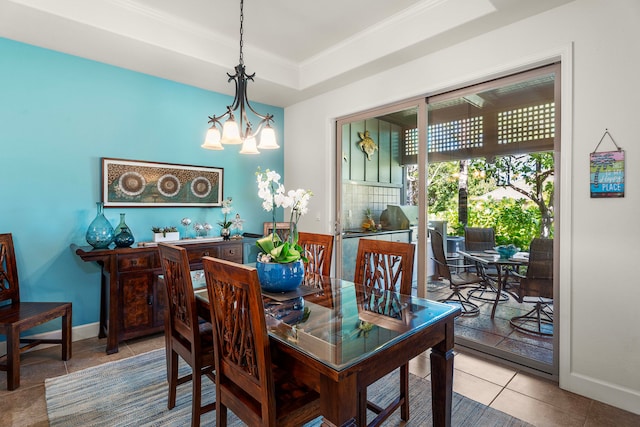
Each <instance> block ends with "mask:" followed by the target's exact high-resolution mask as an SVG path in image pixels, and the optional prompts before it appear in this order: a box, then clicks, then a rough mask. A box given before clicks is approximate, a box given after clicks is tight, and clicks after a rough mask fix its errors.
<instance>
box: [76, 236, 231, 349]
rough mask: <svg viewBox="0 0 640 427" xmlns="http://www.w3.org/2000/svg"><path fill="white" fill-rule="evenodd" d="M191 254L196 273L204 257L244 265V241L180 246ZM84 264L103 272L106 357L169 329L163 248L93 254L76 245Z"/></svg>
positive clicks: (102, 327)
mask: <svg viewBox="0 0 640 427" xmlns="http://www.w3.org/2000/svg"><path fill="white" fill-rule="evenodd" d="M176 244H178V245H180V246H183V247H185V248H186V249H187V254H188V256H189V264H190V266H191V269H192V270H197V269H201V268H202V257H203V256H212V257H215V258H221V259H226V260H229V261H233V262H237V263H242V240H241V239H238V240H235V239H234V240H227V241H210V242H198V241H197V240H194V241H182V242H180V243H176ZM71 248H72V250H73V251H74V252H75V253H76V255H78V256H79V257H80V258H81V259H82V260H83V261H87V262H88V261H92V262H97V263H98V264H99V265H100V266H101V268H102V274H101V292H100V332H99V335H98V336H99V337H100V338H104V337H106V338H107V349H106V351H107V354H112V353H117V352H118V344H119V343H120V342H121V341H123V340H128V339H131V338H136V337H140V336H144V335H149V334H152V333H156V332H160V331H162V330H164V312H165V308H166V299H167V296H166V291H165V289H164V287H163V286H161V285H160V282H159V280H158V276H160V275H161V274H162V266H161V265H160V255H159V253H158V248H157V247H155V246H152V247H136V248H116V249H93V248H92V247H91V246H77V245H71Z"/></svg>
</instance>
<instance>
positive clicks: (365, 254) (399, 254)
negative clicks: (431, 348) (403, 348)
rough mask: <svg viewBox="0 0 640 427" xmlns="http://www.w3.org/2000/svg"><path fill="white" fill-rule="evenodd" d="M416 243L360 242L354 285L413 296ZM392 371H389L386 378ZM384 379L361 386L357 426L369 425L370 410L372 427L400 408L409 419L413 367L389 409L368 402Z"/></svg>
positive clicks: (404, 372) (403, 373)
mask: <svg viewBox="0 0 640 427" xmlns="http://www.w3.org/2000/svg"><path fill="white" fill-rule="evenodd" d="M414 253H415V246H414V245H413V244H412V243H403V242H388V241H382V240H371V239H360V241H359V242H358V255H357V256H356V272H355V276H354V277H355V278H354V282H356V283H360V284H362V285H364V286H366V287H368V288H371V289H375V290H378V291H393V292H400V293H401V294H405V295H411V282H412V280H413V255H414ZM387 373H388V372H385V373H384V375H386V374H387ZM381 377H382V376H379V377H376V378H372V379H371V381H370V382H369V383H368V384H359V385H358V415H357V420H358V421H357V424H358V425H359V426H361V425H366V421H367V409H370V410H371V411H373V412H374V413H376V414H377V417H376V418H375V419H374V420H373V421H372V422H371V424H370V425H378V424H379V423H382V422H383V421H384V420H385V419H386V418H387V417H389V415H391V414H392V413H393V412H394V411H395V410H396V409H397V408H398V407H400V408H401V409H400V411H401V418H402V419H403V420H404V421H407V420H409V364H408V363H407V364H405V365H402V366H401V367H400V393H399V396H398V397H397V398H396V399H395V400H394V401H392V402H391V403H390V404H389V405H388V406H387V407H386V408H381V407H379V406H378V405H376V404H374V403H372V402H369V401H368V400H367V387H368V386H369V385H371V384H373V383H374V382H376V381H377V380H379V379H380V378H381Z"/></svg>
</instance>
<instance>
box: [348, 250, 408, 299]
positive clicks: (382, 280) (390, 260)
mask: <svg viewBox="0 0 640 427" xmlns="http://www.w3.org/2000/svg"><path fill="white" fill-rule="evenodd" d="M414 253H415V246H414V245H413V244H412V243H403V242H389V241H383V240H371V239H360V241H359V242H358V255H357V256H356V272H355V277H354V282H356V283H361V284H363V285H365V286H368V287H371V288H375V289H379V290H384V291H394V292H400V293H402V294H406V295H411V281H412V280H413V254H414Z"/></svg>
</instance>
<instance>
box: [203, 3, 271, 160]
mask: <svg viewBox="0 0 640 427" xmlns="http://www.w3.org/2000/svg"><path fill="white" fill-rule="evenodd" d="M243 9H244V0H240V63H239V64H238V65H236V67H235V71H236V73H235V74H234V75H231V74H229V73H227V76H229V80H228V81H227V82H231V81H232V80H233V81H234V82H235V85H236V95H235V97H234V99H233V103H232V104H231V105H228V106H227V111H226V113H224V114H222V115H220V116H215V115H213V116H209V122H208V123H211V127H210V128H209V130H207V136H206V137H205V141H204V144H202V146H201V147H202V148H206V149H208V150H224V147H223V146H222V144H242V149H241V150H240V153H241V154H260V152H259V151H258V148H259V149H267V150H268V149H275V148H280V146H279V145H278V143H277V142H276V133H275V131H274V129H273V127H271V123H272V122H273V115H272V114H260V113H258V112H257V111H256V110H254V109H253V107H252V106H251V104H250V103H249V98H248V97H247V83H248V81H249V80H251V81H253V77H254V76H255V75H256V73H253V74H250V75H247V74H246V72H245V68H244V58H243V56H242V46H243V43H242V34H243V21H244V12H243ZM247 108H248V109H249V110H250V111H251V112H252V113H253V114H255V115H256V116H257V117H259V118H260V123H259V124H258V128H257V129H256V131H255V132H254V131H253V127H252V125H251V122H250V121H249V119H248V118H247ZM237 110H240V111H239V112H238V120H237V121H236V116H235V115H234V111H237ZM224 118H227V120H226V121H225V122H224V125H223V124H222V123H221V122H220V120H222V119H224ZM243 126H244V128H243ZM220 130H222V134H221V133H220ZM258 134H260V143H259V144H257V142H256V135H258Z"/></svg>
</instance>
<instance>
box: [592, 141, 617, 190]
mask: <svg viewBox="0 0 640 427" xmlns="http://www.w3.org/2000/svg"><path fill="white" fill-rule="evenodd" d="M589 165H590V181H591V182H590V184H589V189H590V191H591V198H606V197H624V151H622V150H618V151H601V152H597V153H595V152H594V153H591V154H590V157H589Z"/></svg>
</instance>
